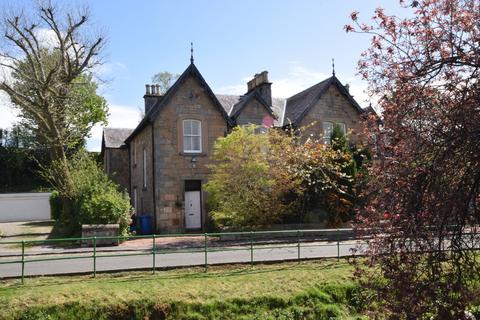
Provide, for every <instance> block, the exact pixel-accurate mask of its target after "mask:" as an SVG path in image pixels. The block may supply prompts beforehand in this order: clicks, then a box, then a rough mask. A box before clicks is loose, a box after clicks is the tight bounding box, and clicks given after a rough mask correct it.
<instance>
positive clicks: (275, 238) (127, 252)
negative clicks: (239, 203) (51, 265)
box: [0, 229, 367, 284]
mask: <svg viewBox="0 0 480 320" xmlns="http://www.w3.org/2000/svg"><path fill="white" fill-rule="evenodd" d="M343 230H346V229H343ZM164 238H172V239H175V238H183V239H185V238H186V239H195V240H196V243H195V244H193V245H188V246H187V248H178V247H175V246H173V247H171V248H170V247H169V246H168V244H167V245H166V244H165V243H163V244H159V243H158V241H160V239H164ZM140 239H151V248H138V249H122V248H118V247H104V246H99V244H98V242H100V241H101V240H116V241H118V242H124V241H127V240H140ZM201 240H203V241H201ZM346 240H352V241H356V242H357V243H360V244H362V243H367V241H363V242H362V241H359V240H358V239H355V238H354V237H351V236H347V237H345V236H344V235H342V230H340V229H337V230H325V229H313V230H293V231H292V230H282V231H248V232H221V233H197V234H191V233H189V234H161V235H159V234H154V235H137V236H115V237H112V236H108V237H85V238H58V239H44V240H24V241H6V242H0V246H5V245H7V246H8V245H10V246H14V247H18V246H20V248H21V250H20V252H21V254H20V255H18V254H10V255H6V256H1V255H0V265H4V264H21V272H20V274H18V276H17V277H20V278H21V282H22V284H23V283H24V281H25V277H26V274H25V266H26V265H27V264H30V263H35V262H43V261H60V260H77V259H90V260H91V262H92V265H91V270H92V271H91V273H92V275H93V277H95V276H96V275H97V264H98V260H99V259H104V258H112V257H128V256H149V255H150V256H152V261H151V269H152V273H153V274H155V271H156V269H157V268H158V266H157V264H156V260H157V258H158V256H159V255H167V254H174V253H197V254H198V253H203V255H204V261H203V265H204V268H205V271H207V270H208V266H209V253H214V252H228V251H237V250H241V251H249V252H250V261H249V262H250V264H251V265H253V264H254V263H255V262H264V261H275V260H262V259H257V260H258V261H256V260H255V258H254V252H259V251H261V250H265V249H270V250H271V249H282V248H288V249H292V250H295V251H296V255H295V258H289V259H278V260H298V261H301V260H302V259H306V258H307V257H302V249H303V250H305V249H306V248H312V247H336V255H335V256H336V258H337V259H340V258H341V256H347V255H348V254H347V255H346V254H344V255H341V252H340V251H341V250H340V248H341V246H343V245H350V246H351V243H349V244H346V243H343V242H344V241H346ZM89 242H90V245H91V247H90V246H89V247H82V244H83V245H85V244H86V243H89ZM53 244H56V245H57V246H54V247H53V248H59V246H60V247H63V248H66V251H62V252H57V253H55V252H51V248H52V245H53ZM200 244H201V245H200ZM39 245H43V246H50V247H49V249H48V250H46V252H47V253H46V254H38V253H29V252H28V249H29V248H31V247H35V246H39ZM72 248H74V249H79V250H81V251H76V252H74V253H73V254H72V253H71V252H72V250H71V249H72ZM102 248H103V250H102ZM105 248H107V249H110V250H104V249H105ZM112 248H116V249H113V250H112ZM49 250H50V251H49ZM68 250H70V251H68ZM115 251H117V252H115ZM69 252H70V253H69ZM289 253H291V251H289ZM52 255H54V256H53V257H52ZM56 255H58V256H56ZM11 257H15V259H13V260H12V259H8V258H11ZM321 257H322V256H318V258H321ZM329 257H332V255H329ZM5 258H7V259H6V260H5ZM308 258H311V257H308ZM278 260H277V261H278ZM238 262H239V263H244V262H245V261H238ZM233 263H236V262H233ZM195 265H197V266H198V265H200V264H198V263H197V264H195ZM120 270H121V269H120ZM104 271H107V270H104ZM112 271H113V270H112ZM115 271H118V269H115ZM72 273H76V272H72ZM0 277H1V274H0Z"/></svg>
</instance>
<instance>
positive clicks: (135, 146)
mask: <svg viewBox="0 0 480 320" xmlns="http://www.w3.org/2000/svg"><path fill="white" fill-rule="evenodd" d="M132 144H133V164H134V165H137V144H136V143H135V141H132Z"/></svg>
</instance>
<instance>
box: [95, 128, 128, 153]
mask: <svg viewBox="0 0 480 320" xmlns="http://www.w3.org/2000/svg"><path fill="white" fill-rule="evenodd" d="M132 132H133V129H131V128H103V136H102V140H103V141H102V142H103V143H102V144H103V146H104V147H105V148H122V147H125V139H126V138H127V137H128V136H129V135H130V134H131V133H132Z"/></svg>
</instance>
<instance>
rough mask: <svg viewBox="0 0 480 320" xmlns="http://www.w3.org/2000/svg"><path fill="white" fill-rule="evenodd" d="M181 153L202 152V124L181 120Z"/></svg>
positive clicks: (195, 121) (197, 121)
mask: <svg viewBox="0 0 480 320" xmlns="http://www.w3.org/2000/svg"><path fill="white" fill-rule="evenodd" d="M183 152H188V153H201V152H202V122H201V121H199V120H191V119H188V120H183Z"/></svg>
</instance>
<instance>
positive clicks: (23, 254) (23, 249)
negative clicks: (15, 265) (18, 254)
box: [22, 240, 25, 284]
mask: <svg viewBox="0 0 480 320" xmlns="http://www.w3.org/2000/svg"><path fill="white" fill-rule="evenodd" d="M24 278H25V241H24V240H22V284H23V282H24Z"/></svg>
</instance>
